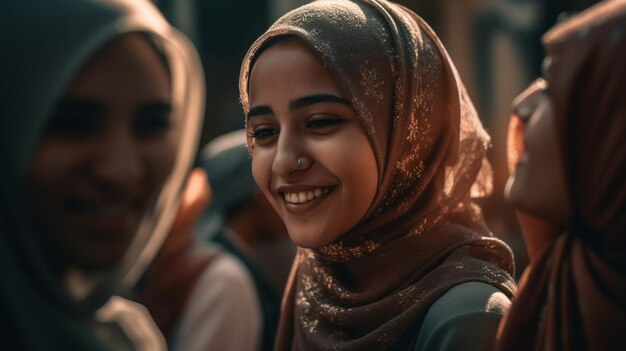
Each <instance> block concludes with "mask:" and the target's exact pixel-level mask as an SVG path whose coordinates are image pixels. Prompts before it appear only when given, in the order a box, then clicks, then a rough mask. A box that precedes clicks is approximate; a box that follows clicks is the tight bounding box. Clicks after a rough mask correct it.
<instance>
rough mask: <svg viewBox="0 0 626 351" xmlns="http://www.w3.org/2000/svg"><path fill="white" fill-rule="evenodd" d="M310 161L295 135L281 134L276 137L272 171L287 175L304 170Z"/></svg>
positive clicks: (283, 175)
mask: <svg viewBox="0 0 626 351" xmlns="http://www.w3.org/2000/svg"><path fill="white" fill-rule="evenodd" d="M310 164H311V162H310V161H309V159H308V158H307V157H306V156H305V152H304V147H303V144H302V142H301V141H300V140H299V139H298V138H297V137H295V136H291V135H285V134H282V135H280V136H279V138H278V142H277V146H276V154H275V155H274V162H273V163H272V172H274V173H275V174H278V175H279V176H281V177H288V176H290V175H292V174H294V173H295V172H298V171H303V170H306V169H308V168H309V167H310Z"/></svg>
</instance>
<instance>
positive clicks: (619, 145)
mask: <svg viewBox="0 0 626 351" xmlns="http://www.w3.org/2000/svg"><path fill="white" fill-rule="evenodd" d="M544 42H545V47H546V50H547V60H548V61H547V63H548V66H547V72H546V73H547V77H546V78H547V80H548V82H549V86H550V88H549V95H550V99H551V101H552V103H553V106H554V109H553V111H554V114H555V118H556V123H557V127H558V131H559V133H560V134H559V139H560V142H561V145H562V146H563V147H562V154H563V159H564V162H565V164H564V165H565V169H566V177H567V182H568V189H569V194H570V198H571V202H572V218H571V219H570V224H569V226H568V227H567V229H566V231H565V233H563V234H562V235H560V236H559V237H558V238H557V239H556V240H555V242H554V243H553V244H552V245H551V246H550V247H549V248H548V249H547V251H546V252H545V253H544V255H543V256H542V257H541V258H540V259H539V261H538V262H537V263H536V264H535V265H534V266H533V268H532V269H531V270H530V271H529V272H527V274H526V276H525V279H524V281H523V283H521V287H520V292H519V296H518V297H516V301H515V303H514V306H513V308H512V309H511V311H510V314H509V316H508V317H507V321H506V323H505V324H504V328H503V331H502V335H501V340H500V349H501V350H626V235H625V233H626V229H625V228H626V143H625V140H624V138H625V137H626V2H624V1H606V2H602V3H600V4H598V5H596V6H594V7H592V8H590V9H589V10H587V11H585V12H583V13H581V14H580V15H578V16H575V17H573V18H570V19H569V20H567V21H566V22H564V23H562V24H560V25H557V26H556V27H555V28H553V29H552V30H551V31H549V32H548V33H547V34H546V35H545V37H544Z"/></svg>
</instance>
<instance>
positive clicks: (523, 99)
mask: <svg viewBox="0 0 626 351" xmlns="http://www.w3.org/2000/svg"><path fill="white" fill-rule="evenodd" d="M547 89H548V83H547V82H546V81H545V80H543V79H540V80H537V81H536V82H535V83H533V84H531V86H530V87H529V88H528V89H526V90H525V91H524V92H523V93H522V94H520V95H519V96H518V97H517V98H516V99H515V101H514V113H515V114H517V115H518V116H519V117H520V118H521V120H523V121H525V128H524V129H521V131H523V150H522V152H521V153H520V160H519V161H518V162H516V164H514V165H513V166H514V171H513V174H512V175H511V177H510V178H509V182H508V184H507V189H506V196H507V197H508V199H509V201H510V202H511V203H513V205H515V206H516V207H518V208H519V209H521V210H523V211H525V212H527V213H529V214H532V215H535V216H537V217H540V218H543V219H546V220H548V221H550V222H553V223H557V224H559V225H560V224H565V223H566V221H567V219H568V217H569V211H570V203H569V198H568V195H567V186H566V178H565V172H564V160H563V158H562V154H563V153H562V151H561V145H560V144H559V142H558V138H557V130H556V123H555V119H554V115H553V112H552V104H551V101H550V99H549V96H548V94H547ZM509 137H512V136H509ZM518 137H522V136H518Z"/></svg>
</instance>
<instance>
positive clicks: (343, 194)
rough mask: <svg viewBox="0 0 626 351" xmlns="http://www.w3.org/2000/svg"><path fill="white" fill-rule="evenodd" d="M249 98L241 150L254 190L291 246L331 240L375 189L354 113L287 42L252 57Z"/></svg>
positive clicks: (361, 212)
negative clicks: (248, 159) (248, 160)
mask: <svg viewBox="0 0 626 351" xmlns="http://www.w3.org/2000/svg"><path fill="white" fill-rule="evenodd" d="M249 97H250V112H249V113H248V125H247V130H248V133H249V135H250V136H249V138H248V144H249V145H250V147H251V152H252V172H253V175H254V178H255V180H256V182H257V184H258V185H259V188H260V189H261V190H262V192H263V193H264V194H265V196H266V197H267V199H268V200H269V202H270V203H271V204H272V206H273V207H274V209H276V212H278V214H279V216H280V217H281V218H282V220H283V222H284V223H285V226H286V227H287V231H288V232H289V236H290V237H291V239H292V240H293V241H294V242H295V243H296V244H297V245H298V246H302V247H311V248H315V247H320V246H322V245H325V244H328V243H330V242H333V241H335V240H336V239H338V238H339V237H341V236H342V235H343V234H345V233H346V232H347V231H348V230H350V229H351V228H352V227H354V226H355V225H356V224H357V223H358V222H359V221H360V220H361V219H362V218H363V217H364V216H365V214H366V213H367V211H368V209H369V207H370V206H371V204H372V202H373V200H374V196H375V194H376V189H377V182H378V169H377V167H376V159H375V157H374V150H373V149H372V146H371V144H370V142H369V139H368V137H367V135H366V134H365V130H364V129H363V127H362V126H361V123H360V122H359V120H358V119H357V116H356V113H355V111H354V109H353V108H352V106H351V105H350V103H349V101H348V100H347V99H346V97H345V96H343V94H342V93H341V91H340V90H339V88H338V87H337V85H336V84H335V83H334V81H333V80H332V78H331V77H330V75H329V74H328V73H327V72H326V71H325V70H324V68H323V66H322V64H321V62H320V61H319V60H318V59H317V58H316V57H315V56H314V55H313V53H311V52H310V51H309V49H308V48H306V47H305V46H304V44H302V43H301V42H299V41H297V40H295V39H289V40H287V41H284V42H279V43H276V44H274V45H273V46H270V47H269V48H267V49H266V50H265V51H264V52H263V53H262V54H261V55H260V56H259V58H258V59H257V61H256V62H255V64H254V67H253V69H252V72H251V75H250V91H249ZM298 160H300V161H298Z"/></svg>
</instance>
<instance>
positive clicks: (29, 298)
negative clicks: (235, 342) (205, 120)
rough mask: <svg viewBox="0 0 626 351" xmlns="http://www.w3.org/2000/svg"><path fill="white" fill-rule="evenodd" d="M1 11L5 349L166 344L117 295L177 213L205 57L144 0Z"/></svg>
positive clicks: (0, 233) (13, 5)
mask: <svg viewBox="0 0 626 351" xmlns="http://www.w3.org/2000/svg"><path fill="white" fill-rule="evenodd" d="M1 7H2V10H1V11H0V23H1V28H0V29H1V30H0V33H2V34H0V35H1V36H2V39H1V42H2V43H3V46H4V52H5V53H10V54H5V55H2V57H1V58H0V70H1V73H0V76H2V80H3V84H2V87H1V88H0V89H2V96H3V97H4V102H3V103H2V104H1V105H0V116H1V119H0V123H1V126H0V133H1V134H2V135H1V136H0V143H1V147H0V162H1V163H2V165H3V172H2V175H1V176H0V177H1V181H0V197H1V198H2V199H3V200H4V201H5V205H4V206H3V210H2V212H1V215H0V316H1V317H0V320H1V321H2V325H1V326H0V327H1V329H0V330H1V331H2V335H3V338H2V340H3V342H4V343H5V344H3V345H2V346H3V348H4V347H6V348H7V349H20V350H31V349H33V350H34V349H37V350H41V349H47V350H57V349H63V350H69V349H71V350H84V349H89V350H99V349H151V350H158V349H162V348H163V347H164V345H163V338H162V337H161V336H160V335H159V334H158V332H157V331H156V329H155V328H154V325H153V324H152V322H151V321H150V319H149V318H147V315H146V312H145V310H143V309H141V308H139V307H140V306H139V305H135V304H133V303H130V302H128V301H126V300H124V299H122V298H119V297H113V296H114V294H115V293H116V291H118V290H119V289H120V288H122V287H126V286H129V285H130V284H132V283H133V282H134V281H135V280H136V278H137V277H138V276H139V275H140V274H141V273H142V271H143V269H144V268H145V266H146V265H147V264H148V263H149V262H150V260H151V259H152V257H153V255H154V253H155V252H156V251H157V250H158V249H159V247H160V244H161V242H162V240H163V238H164V236H165V235H166V234H167V232H168V231H169V230H170V226H171V223H172V220H173V218H174V216H175V214H176V208H177V206H178V202H179V199H180V193H181V191H182V187H183V183H184V180H185V178H186V174H187V172H188V170H189V168H190V166H191V164H192V162H193V157H194V155H195V150H196V146H197V139H198V131H199V130H200V124H201V115H202V109H203V93H204V82H203V81H202V78H201V77H202V74H201V67H200V64H199V60H198V58H197V54H196V52H195V50H194V49H193V47H192V46H191V44H189V42H188V41H187V39H185V38H184V37H183V36H182V35H180V34H179V33H178V32H177V31H175V30H174V29H173V28H172V27H171V26H170V25H169V24H168V23H167V22H166V21H165V20H164V19H163V17H162V16H161V14H160V13H159V12H158V11H157V10H156V8H155V7H154V6H153V5H152V4H151V3H150V2H148V1H131V0H110V1H105V0H68V1H64V2H52V1H44V0H26V1H24V0H19V1H17V0H10V1H8V2H3V4H2V5H1ZM7 343H8V344H7Z"/></svg>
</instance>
